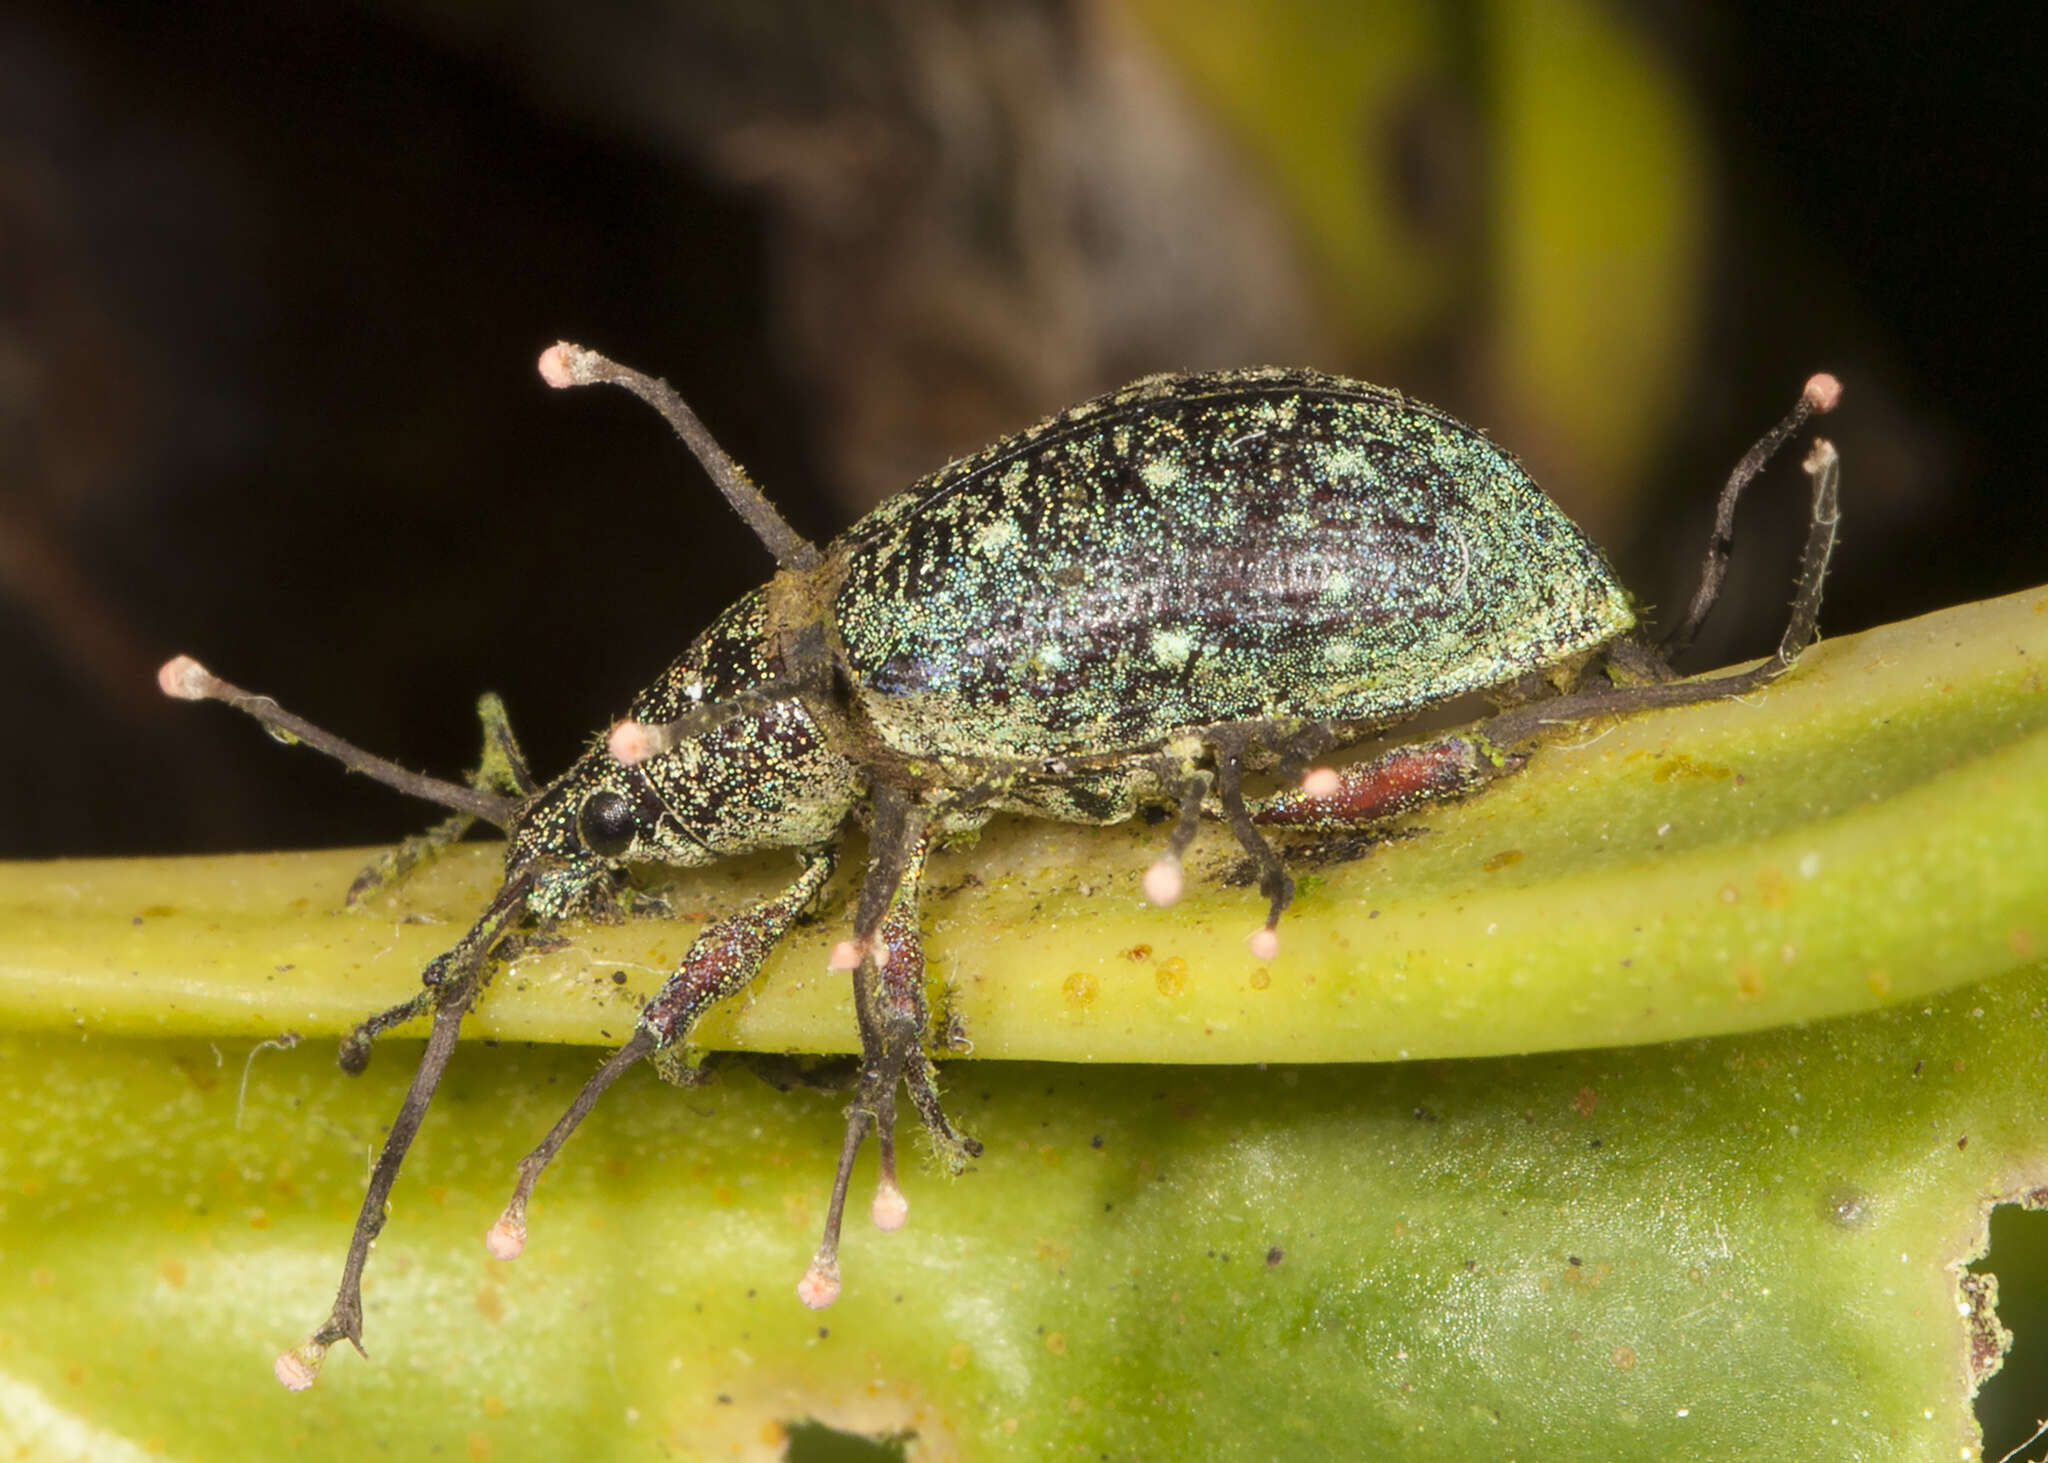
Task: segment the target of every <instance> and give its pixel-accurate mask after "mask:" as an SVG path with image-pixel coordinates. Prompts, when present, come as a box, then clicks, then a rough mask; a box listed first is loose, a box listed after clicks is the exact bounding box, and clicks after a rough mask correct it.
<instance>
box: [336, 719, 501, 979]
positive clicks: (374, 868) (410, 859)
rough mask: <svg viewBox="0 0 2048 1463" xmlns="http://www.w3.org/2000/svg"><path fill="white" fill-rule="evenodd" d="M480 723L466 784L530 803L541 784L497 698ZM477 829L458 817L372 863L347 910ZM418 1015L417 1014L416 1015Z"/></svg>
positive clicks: (468, 816) (471, 817)
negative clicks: (477, 755) (477, 756)
mask: <svg viewBox="0 0 2048 1463" xmlns="http://www.w3.org/2000/svg"><path fill="white" fill-rule="evenodd" d="M476 714H477V720H478V721H480V722H482V723H483V729H484V750H483V757H482V758H481V760H479V761H478V763H477V765H476V769H475V770H474V771H472V772H470V773H469V774H468V776H467V778H466V781H467V782H468V783H469V785H470V786H471V787H472V788H474V789H476V791H478V792H480V793H487V794H488V793H496V794H501V795H503V796H505V797H511V798H526V797H530V796H531V795H532V794H533V793H534V792H535V791H537V790H538V789H539V786H540V784H539V783H537V782H535V781H534V780H533V773H532V772H531V771H530V770H529V769H528V768H527V765H526V756H525V754H524V753H523V752H521V751H520V750H519V741H518V739H517V738H516V737H514V736H513V735H512V723H511V721H510V719H509V718H508V717H507V716H506V715H505V703H504V702H503V701H501V700H499V699H498V697H497V695H496V694H495V693H493V692H490V691H486V692H485V693H484V694H483V695H482V696H480V697H478V698H477V703H476ZM475 823H476V815H475V814H474V813H468V812H459V813H456V814H455V815H454V816H452V817H449V818H444V819H443V820H442V821H440V822H439V823H436V824H435V825H434V826H433V827H432V828H429V829H428V830H427V831H426V832H425V833H420V834H416V835H414V836H413V837H411V838H408V839H406V840H405V842H403V843H401V844H399V845H398V847H396V848H392V849H387V850H385V851H384V852H383V853H381V854H379V855H377V857H376V858H375V859H373V860H371V862H370V864H369V865H368V867H366V868H365V869H364V870H363V871H362V872H361V873H360V874H357V875H356V877H355V881H354V882H353V883H351V884H350V885H349V886H348V898H347V900H346V901H345V902H346V903H348V904H351V905H353V904H360V903H361V902H362V901H363V900H364V899H365V898H366V897H368V896H369V895H370V894H372V893H374V892H376V891H377V890H379V889H382V888H385V887H387V886H390V885H395V884H399V883H402V882H403V881H404V880H405V879H407V878H408V877H410V876H411V874H412V873H413V871H414V870H415V869H417V868H419V866H420V865H422V864H425V863H429V862H431V861H432V860H433V859H434V858H435V856H436V855H438V854H439V853H440V852H441V850H442V849H444V848H446V847H448V845H450V844H452V843H454V842H456V841H457V840H459V839H460V838H461V837H462V835H463V834H465V833H467V832H468V831H469V830H470V828H471V827H472V826H473V825H474V824H475ZM414 1014H417V1013H414Z"/></svg>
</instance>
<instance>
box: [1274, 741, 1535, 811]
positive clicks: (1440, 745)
mask: <svg viewBox="0 0 2048 1463" xmlns="http://www.w3.org/2000/svg"><path fill="white" fill-rule="evenodd" d="M1527 760H1528V759H1527V758H1526V757H1520V756H1511V755H1509V754H1507V753H1504V752H1502V751H1500V750H1499V749H1498V748H1496V747H1495V746H1494V745H1493V743H1492V742H1491V741H1489V740H1488V739H1487V738H1486V737H1485V736H1483V735H1479V734H1475V733H1469V732H1468V733H1465V734H1463V735H1457V736H1447V737H1441V738H1439V739H1437V740H1436V741H1433V742H1417V743H1415V744H1414V745H1413V746H1406V747H1396V748H1394V749H1393V750H1392V751H1390V752H1388V753H1386V754H1385V755H1384V756H1380V757H1375V758H1374V759H1373V760H1371V761H1370V762H1359V763H1356V764H1354V765H1352V766H1350V767H1345V768H1341V769H1334V770H1333V769H1331V768H1328V767H1318V768H1314V769H1312V770H1311V771H1310V772H1309V773H1307V775H1305V776H1304V777H1303V778H1302V780H1301V781H1302V785H1301V786H1300V787H1299V788H1289V789H1287V790H1286V791H1284V792H1277V793H1273V794H1271V795H1270V796H1268V797H1265V798H1261V799H1260V800H1259V801H1258V802H1257V803H1256V804H1254V805H1253V806H1252V810H1251V815H1252V821H1253V822H1254V823H1257V824H1259V825H1260V826H1262V827H1267V828H1288V829H1298V830H1301V831H1304V832H1316V833H1341V832H1349V831H1353V830H1356V829H1360V828H1365V827H1369V826H1371V825H1372V824H1375V823H1382V822H1385V821H1386V820H1387V819H1389V818H1391V817H1393V816H1394V815H1396V814H1397V813H1405V812H1407V811H1408V810H1409V809H1411V808H1414V807H1419V806H1420V805H1422V804H1423V803H1432V802H1445V801H1449V800H1450V799H1453V798H1461V797H1464V796H1466V795H1467V794H1468V793H1471V792H1474V791H1476V790H1478V789H1479V788H1481V787H1483V786H1484V785H1485V784H1487V783H1488V782H1491V781H1492V780H1493V779H1494V778H1495V777H1497V776H1499V775H1501V774H1502V773H1505V772H1512V771H1514V770H1515V769H1516V768H1518V767H1520V766H1521V765H1522V764H1523V763H1524V762H1526V761H1527Z"/></svg>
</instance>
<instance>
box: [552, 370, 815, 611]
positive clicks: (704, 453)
mask: <svg viewBox="0 0 2048 1463" xmlns="http://www.w3.org/2000/svg"><path fill="white" fill-rule="evenodd" d="M540 376H541V380H543V381H545V382H547V383H548V385H550V386H553V387H555V388H556V389H557V390H564V389H567V388H568V387H571V386H595V385H598V384H600V383H604V384H609V385H612V386H623V387H625V388H626V389H627V390H628V391H630V392H632V393H633V394H634V395H635V396H637V397H639V398H640V399H641V400H642V401H644V402H646V403H647V404H648V405H649V406H651V407H653V408H654V409H655V410H656V411H658V412H660V413H661V414H662V417H663V418H664V419H665V420H666V421H667V422H668V424H669V426H670V427H672V428H674V430H675V434H676V435H677V436H678V437H680V438H682V439H683V445H684V446H685V447H687V448H689V449H690V454H691V455H692V456H693V457H695V458H696V459H697V461H698V462H699V463H701V464H702V465H703V468H704V471H705V472H707V473H709V474H710V476H711V481H712V482H714V483H716V484H717V485H718V491H719V492H721V493H723V494H725V501H726V502H728V503H730V504H732V507H733V511H734V512H735V513H737V514H739V516H740V517H741V518H742V519H743V520H744V521H745V522H746V525H747V527H749V528H751V529H753V530H754V535H755V537H757V538H759V539H760V540H761V542H762V543H763V544H764V545H766V546H767V549H768V552H769V553H771V554H773V555H774V556H775V562H776V563H777V564H779V565H780V566H781V567H783V568H784V569H799V570H801V569H815V568H817V567H818V550H817V548H816V546H815V545H813V544H812V543H811V541H810V540H809V539H806V538H805V537H803V535H801V534H799V533H798V532H797V531H796V530H795V529H793V528H791V527H790V526H789V522H788V520H787V519H785V518H784V517H783V516H782V515H781V514H780V513H778V512H776V510H775V505H774V504H773V503H770V502H769V501H768V498H767V495H766V494H764V493H763V492H762V491H761V490H760V488H758V487H756V486H755V485H754V480H753V479H752V478H750V477H748V476H747V471H746V469H745V468H743V467H741V466H740V465H739V464H738V463H737V462H734V461H733V460H732V458H731V457H730V456H729V455H728V454H727V453H726V450H725V449H724V448H723V447H720V446H719V445H718V443H717V442H716V441H715V440H714V439H713V438H712V435H711V431H710V429H709V428H707V427H706V426H705V425H704V423H703V422H702V421H700V420H699V419H698V417H697V414H696V413H695V412H693V411H691V410H690V408H689V405H688V404H687V403H686V402H684V400H683V399H682V398H681V397H680V396H678V395H676V393H675V390H674V388H672V387H671V386H670V385H669V384H668V382H666V381H663V380H660V379H658V378H656V377H653V376H646V375H642V374H641V373H640V372H638V371H635V370H634V369H632V368H631V367H630V366H622V365H620V364H619V363H618V362H617V361H614V360H611V359H609V358H608V357H605V356H601V355H599V354H598V353H597V352H596V351H592V350H585V349H584V348H583V347H582V346H580V345H571V344H570V343H569V342H568V341H566V340H564V341H559V342H557V343H556V344H554V345H551V346H549V347H548V348H547V349H546V350H544V351H542V352H541V354H540Z"/></svg>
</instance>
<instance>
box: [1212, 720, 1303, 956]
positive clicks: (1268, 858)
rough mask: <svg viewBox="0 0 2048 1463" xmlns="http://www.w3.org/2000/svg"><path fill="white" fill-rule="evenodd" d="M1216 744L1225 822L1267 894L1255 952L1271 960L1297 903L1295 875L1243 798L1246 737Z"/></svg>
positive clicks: (1254, 936)
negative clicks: (1282, 924) (1282, 919)
mask: <svg viewBox="0 0 2048 1463" xmlns="http://www.w3.org/2000/svg"><path fill="white" fill-rule="evenodd" d="M1214 745H1215V747H1216V796H1217V798H1218V800H1219V801H1221V802H1222V804H1223V817H1224V821H1226V822H1227V823H1229V824H1230V831H1231V832H1232V833H1233V834H1235V835H1236V837H1237V841H1238V844H1239V846H1240V847H1242V848H1243V849H1244V851H1245V852H1246V853H1248V854H1250V855H1251V857H1252V862H1253V863H1254V864H1255V865H1256V866H1257V868H1258V871H1259V892H1260V893H1261V894H1264V895H1265V896H1266V900H1267V908H1266V923H1265V926H1264V927H1263V928H1261V929H1258V930H1255V931H1253V932H1252V938H1251V945H1252V954H1254V955H1256V956H1257V957H1258V958H1259V959H1261V960H1271V959H1272V958H1273V957H1274V956H1275V955H1277V954H1279V953H1280V934H1279V927H1280V916H1281V915H1283V914H1285V913H1286V912H1287V906H1288V905H1289V904H1291V903H1293V902H1294V877H1293V876H1292V875H1291V874H1289V873H1288V872H1287V865H1286V864H1285V863H1283V862H1282V861H1281V858H1280V855H1279V853H1278V851H1277V850H1275V849H1274V847H1273V845H1272V844H1270V843H1268V842H1267V841H1266V836H1265V835H1264V834H1263V833H1261V832H1259V829H1258V824H1257V823H1256V822H1255V821H1254V819H1253V817H1252V813H1251V809H1250V808H1249V807H1247V806H1246V805H1245V800H1244V745H1245V744H1244V739H1243V738H1242V737H1241V736H1231V737H1223V738H1219V739H1218V740H1217V741H1216V742H1215V743H1214Z"/></svg>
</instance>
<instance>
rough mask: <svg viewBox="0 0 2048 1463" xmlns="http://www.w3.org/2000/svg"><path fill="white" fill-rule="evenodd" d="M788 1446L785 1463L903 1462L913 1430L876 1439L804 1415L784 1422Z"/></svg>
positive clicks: (913, 1435) (913, 1434)
mask: <svg viewBox="0 0 2048 1463" xmlns="http://www.w3.org/2000/svg"><path fill="white" fill-rule="evenodd" d="M783 1431H784V1432H786V1433H787V1434H788V1435H789V1447H788V1449H787V1450H786V1451H785V1452H784V1453H783V1455H782V1456H783V1458H784V1459H785V1460H786V1463H904V1460H905V1459H906V1458H907V1457H908V1456H909V1454H908V1452H907V1450H906V1448H905V1445H906V1444H907V1443H909V1441H910V1440H911V1439H912V1438H913V1437H915V1436H916V1434H915V1433H890V1434H888V1435H886V1436H884V1437H880V1438H870V1437H864V1436H862V1435H861V1434H860V1433H849V1432H841V1431H840V1430H839V1429H838V1428H836V1427H828V1426H827V1425H826V1424H824V1423H822V1422H818V1421H815V1420H814V1419H811V1418H805V1419H804V1420H803V1421H801V1422H791V1423H785V1424H784V1425H783Z"/></svg>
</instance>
